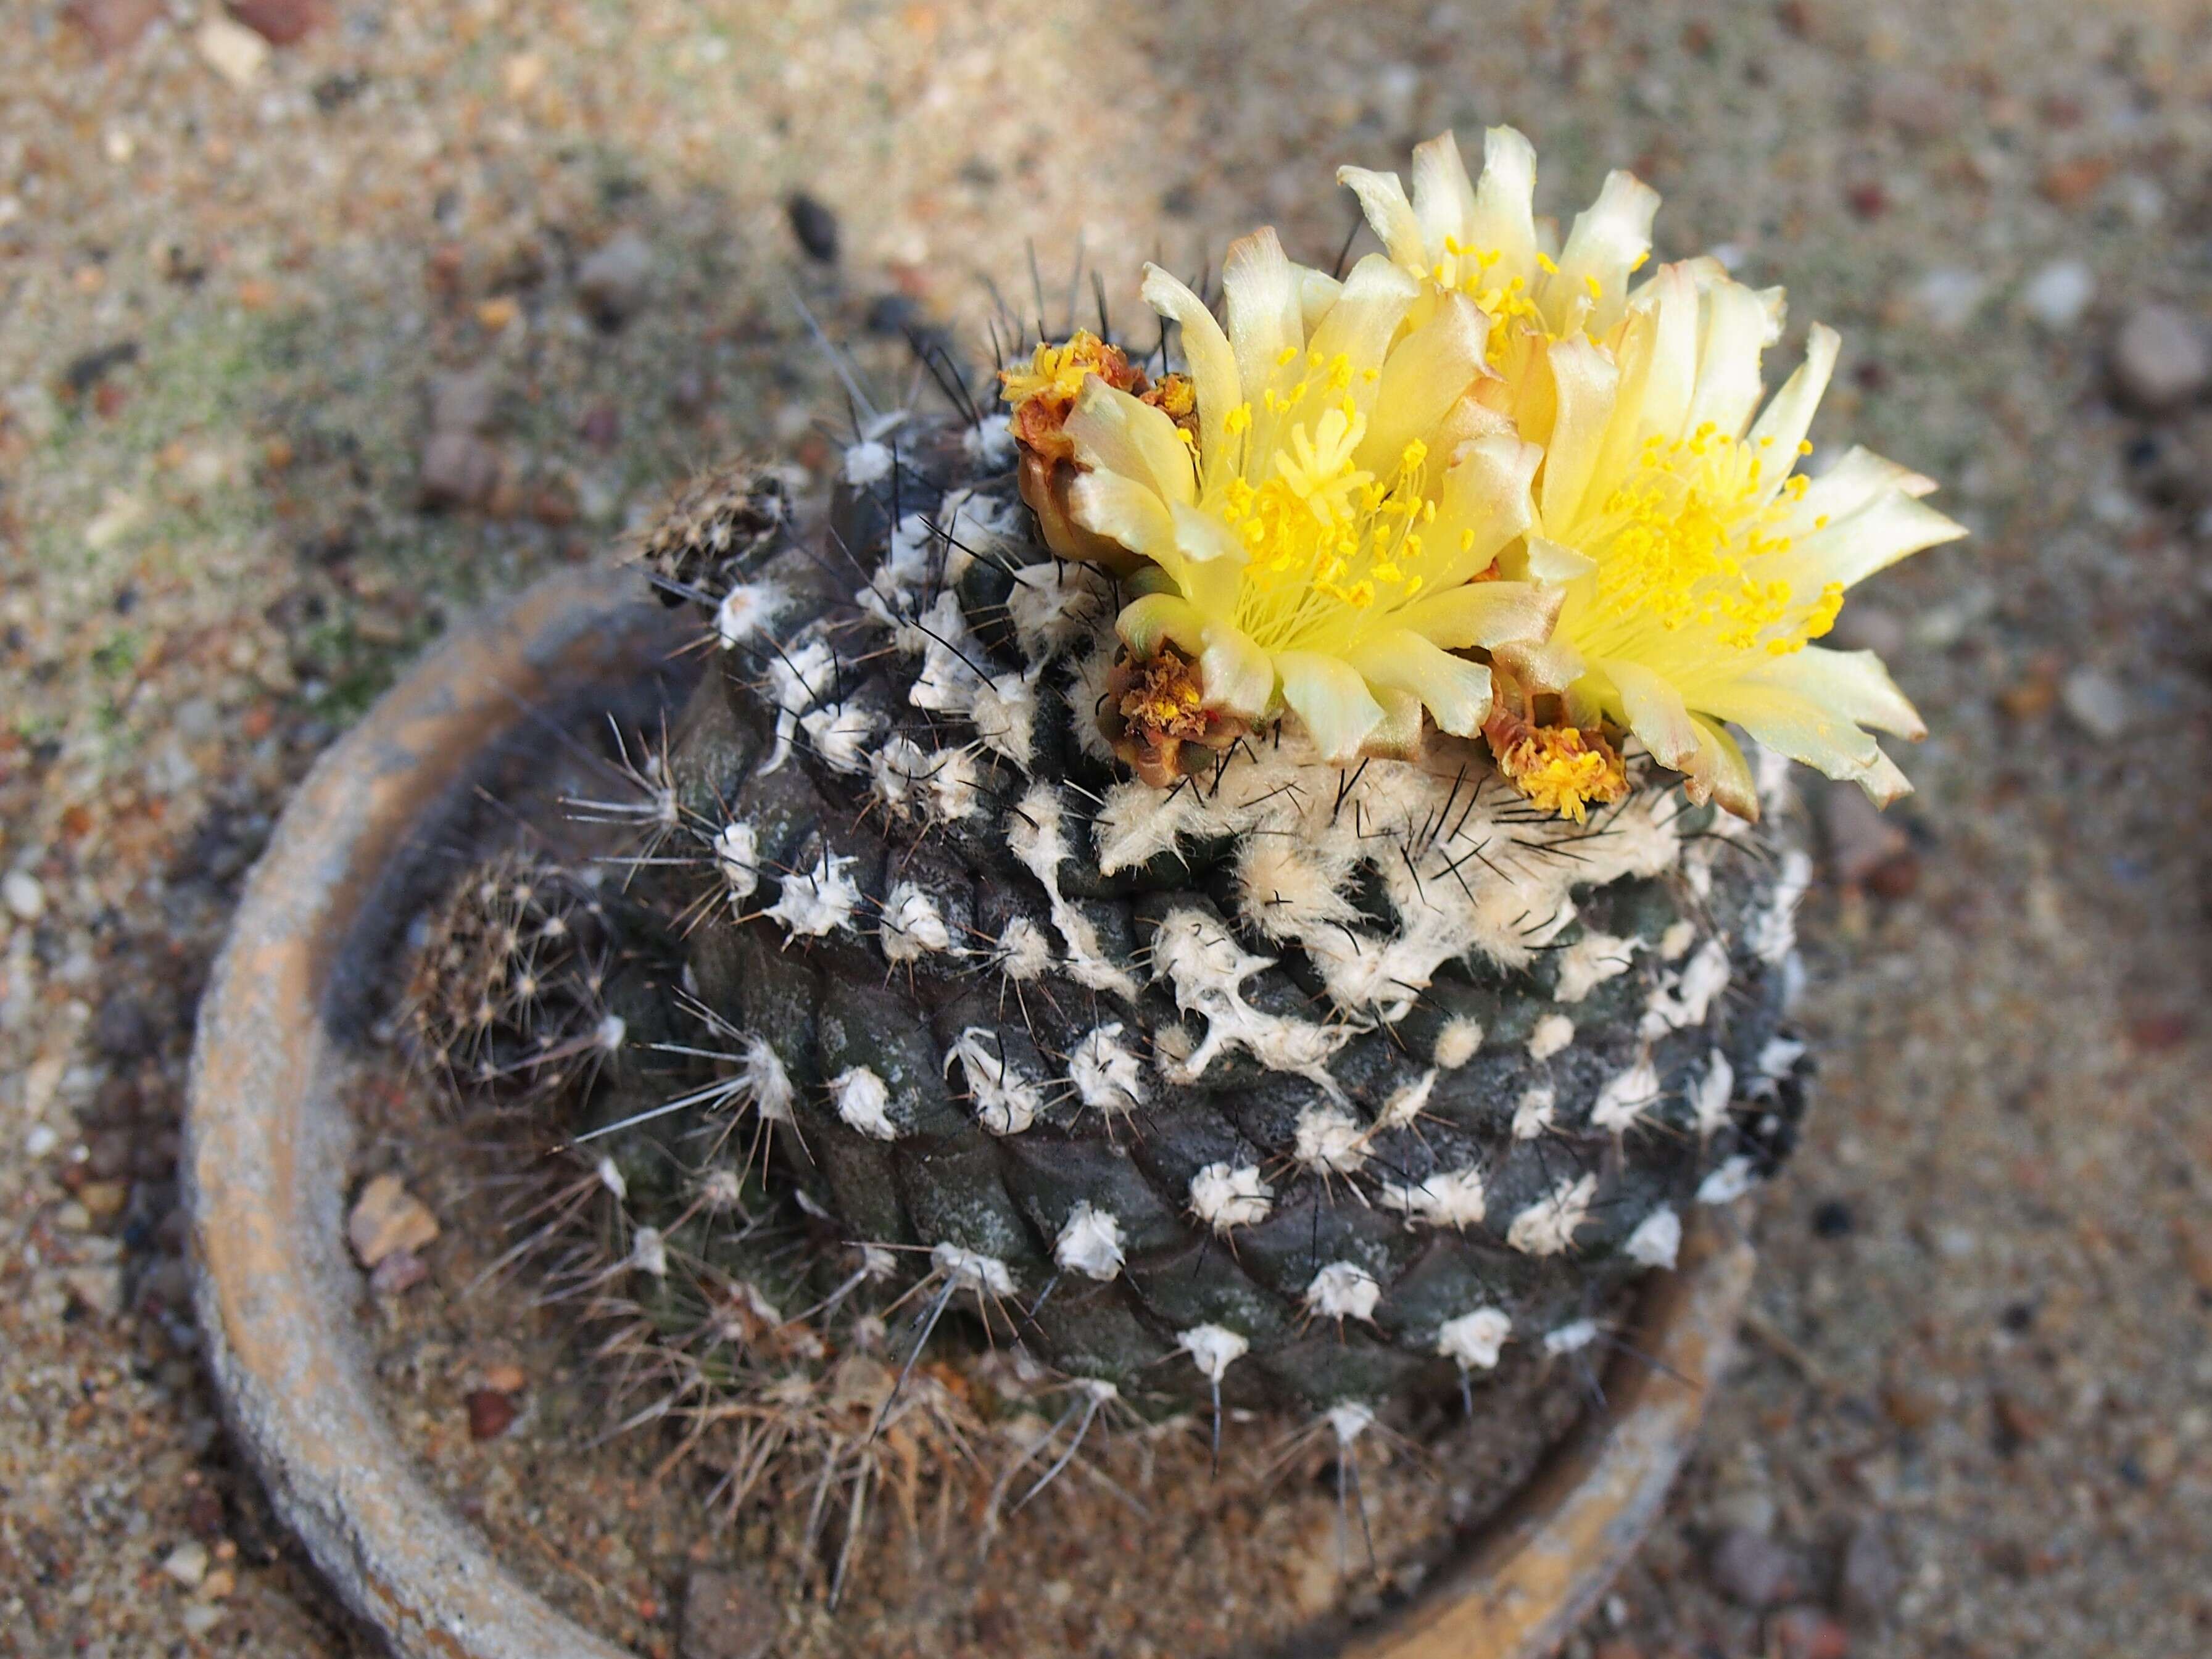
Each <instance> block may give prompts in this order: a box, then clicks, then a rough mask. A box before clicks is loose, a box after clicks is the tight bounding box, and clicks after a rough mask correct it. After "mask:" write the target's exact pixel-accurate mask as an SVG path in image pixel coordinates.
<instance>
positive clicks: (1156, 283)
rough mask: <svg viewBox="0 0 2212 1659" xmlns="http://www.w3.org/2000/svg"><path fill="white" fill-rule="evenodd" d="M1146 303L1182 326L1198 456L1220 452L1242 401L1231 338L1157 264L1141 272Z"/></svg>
mask: <svg viewBox="0 0 2212 1659" xmlns="http://www.w3.org/2000/svg"><path fill="white" fill-rule="evenodd" d="M1142 292H1143V294H1144V296H1145V303H1146V305H1148V306H1150V307H1152V309H1153V310H1154V311H1157V312H1158V313H1159V314H1160V315H1161V316H1163V317H1165V318H1167V319H1169V320H1170V321H1171V322H1175V323H1178V324H1180V325H1182V360H1183V362H1184V364H1185V365H1186V366H1187V367H1188V369H1189V371H1190V380H1191V389H1192V391H1193V392H1194V393H1195V394H1196V396H1197V398H1198V438H1199V448H1200V453H1202V454H1206V455H1218V454H1220V453H1222V422H1225V421H1226V420H1227V419H1228V418H1229V411H1230V410H1232V409H1234V408H1236V407H1237V404H1240V403H1242V402H1243V401H1244V395H1245V394H1244V390H1243V381H1241V380H1239V379H1238V378H1237V356H1236V354H1235V353H1234V352H1232V351H1231V349H1229V337H1228V336H1227V335H1226V334H1225V333H1223V332H1222V331H1221V325H1220V324H1219V323H1218V322H1216V321H1215V320H1214V317H1213V313H1212V311H1211V310H1209V309H1208V308H1207V307H1206V301H1203V300H1201V299H1200V298H1199V297H1198V295H1195V294H1194V293H1192V292H1191V291H1190V289H1188V288H1187V287H1186V286H1184V284H1183V283H1182V282H1181V281H1180V280H1178V279H1177V278H1176V276H1174V275H1173V274H1172V273H1170V272H1169V271H1166V270H1162V269H1161V268H1160V267H1159V266H1158V265H1151V264H1148V265H1146V267H1145V285H1144V288H1143V289H1142Z"/></svg>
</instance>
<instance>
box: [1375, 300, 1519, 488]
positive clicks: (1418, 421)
mask: <svg viewBox="0 0 2212 1659" xmlns="http://www.w3.org/2000/svg"><path fill="white" fill-rule="evenodd" d="M1489 335H1490V319H1489V317H1488V316H1487V315H1486V313H1484V312H1483V309H1482V307H1480V306H1478V305H1476V304H1475V302H1474V301H1473V300H1470V299H1469V298H1468V296H1467V295H1464V294H1447V295H1443V296H1442V297H1441V298H1440V299H1439V300H1438V301H1437V304H1436V305H1435V306H1434V307H1431V310H1430V313H1429V316H1428V319H1427V320H1426V321H1425V322H1423V323H1422V324H1421V325H1419V327H1417V328H1414V329H1413V330H1411V331H1408V332H1407V335H1406V337H1405V338H1403V339H1402V340H1401V341H1399V342H1398V343H1397V345H1396V346H1395V348H1394V349H1392V350H1391V352H1390V356H1389V359H1388V360H1387V361H1386V362H1384V363H1383V374H1382V378H1381V381H1380V384H1379V386H1378V387H1377V390H1376V396H1375V407H1374V411H1373V413H1372V414H1371V415H1370V416H1369V417H1368V426H1367V439H1366V441H1365V442H1364V444H1362V445H1361V447H1360V453H1359V455H1358V461H1359V464H1360V465H1362V466H1364V467H1367V468H1369V469H1370V471H1374V472H1376V473H1377V474H1378V475H1383V476H1387V475H1388V474H1389V471H1391V470H1392V469H1394V468H1395V467H1396V466H1397V465H1398V462H1399V458H1400V457H1401V456H1402V455H1403V454H1404V453H1405V450H1406V446H1407V444H1409V443H1412V442H1413V441H1414V440H1416V439H1419V440H1420V441H1423V442H1424V443H1426V442H1427V441H1430V440H1431V438H1433V437H1434V436H1435V435H1436V432H1437V427H1438V425H1439V423H1440V422H1442V421H1443V417H1444V415H1445V412H1446V411H1447V410H1449V409H1450V408H1451V406H1452V404H1455V403H1456V402H1457V401H1458V400H1459V399H1460V398H1461V397H1462V396H1463V395H1464V394H1465V392H1466V391H1467V388H1468V383H1469V382H1470V381H1472V380H1474V377H1475V376H1476V375H1477V374H1480V373H1481V372H1482V368H1483V362H1482V355H1483V345H1484V343H1485V342H1486V340H1487V339H1488V338H1489Z"/></svg>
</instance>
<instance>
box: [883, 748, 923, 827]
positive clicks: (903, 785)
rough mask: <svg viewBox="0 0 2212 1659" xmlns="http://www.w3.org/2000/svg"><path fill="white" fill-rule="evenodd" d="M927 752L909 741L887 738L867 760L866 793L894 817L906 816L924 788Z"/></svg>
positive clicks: (918, 802)
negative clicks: (867, 786)
mask: <svg viewBox="0 0 2212 1659" xmlns="http://www.w3.org/2000/svg"><path fill="white" fill-rule="evenodd" d="M930 770H931V757H930V754H929V751H928V750H926V749H924V748H923V747H922V746H921V744H918V743H916V742H915V740H914V739H913V738H909V737H906V736H904V735H897V736H894V737H891V738H887V739H886V740H885V741H884V743H883V744H881V745H880V746H879V747H878V748H877V750H875V752H874V753H872V754H871V755H870V756H869V757H868V778H869V793H871V794H872V795H873V796H874V797H875V799H877V800H878V801H879V802H881V803H882V804H883V805H884V807H886V808H887V809H888V810H889V811H890V813H891V814H892V816H893V817H901V818H903V817H911V816H912V815H913V813H914V811H915V807H916V806H917V805H919V804H920V799H921V792H922V790H924V789H925V788H927V786H928V783H929V775H930Z"/></svg>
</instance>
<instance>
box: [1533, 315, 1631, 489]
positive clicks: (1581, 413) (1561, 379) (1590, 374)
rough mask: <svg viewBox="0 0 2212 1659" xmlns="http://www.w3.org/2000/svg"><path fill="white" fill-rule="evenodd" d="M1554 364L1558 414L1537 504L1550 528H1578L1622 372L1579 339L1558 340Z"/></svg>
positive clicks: (1552, 358) (1551, 353) (1550, 353)
mask: <svg viewBox="0 0 2212 1659" xmlns="http://www.w3.org/2000/svg"><path fill="white" fill-rule="evenodd" d="M1546 356H1547V360H1548V361H1549V362H1550V365H1551V372H1552V385H1553V395H1554V397H1555V398H1556V400H1557V409H1558V413H1557V414H1555V415H1554V416H1553V421H1552V434H1551V437H1550V439H1549V441H1547V443H1546V445H1545V447H1544V476H1543V478H1542V480H1541V483H1539V484H1538V485H1537V494H1536V501H1537V507H1538V510H1539V511H1540V513H1541V514H1542V517H1543V521H1544V523H1545V525H1546V526H1547V527H1553V526H1563V525H1569V524H1572V523H1573V522H1574V521H1575V519H1576V516H1577V513H1579V512H1580V511H1581V508H1582V506H1583V495H1584V494H1585V493H1586V492H1587V491H1588V489H1589V486H1590V483H1591V473H1592V471H1593V470H1594V469H1595V465H1596V463H1597V458H1598V447H1599V441H1600V439H1601V436H1602V435H1603V433H1604V431H1605V427H1606V422H1607V421H1608V420H1610V419H1611V418H1612V415H1613V394H1614V392H1615V391H1616V390H1617V389H1618V388H1619V386H1620V369H1619V368H1616V367H1615V366H1614V364H1613V360H1612V358H1610V357H1608V356H1607V355H1606V353H1605V351H1604V350H1603V349H1602V348H1601V347H1599V346H1597V345H1595V344H1593V343H1591V342H1590V341H1589V340H1587V339H1584V338H1583V337H1582V336H1580V335H1577V336H1576V337H1574V338H1572V339H1568V340H1558V341H1554V342H1553V344H1552V347H1551V349H1550V350H1549V351H1548V352H1547V353H1546Z"/></svg>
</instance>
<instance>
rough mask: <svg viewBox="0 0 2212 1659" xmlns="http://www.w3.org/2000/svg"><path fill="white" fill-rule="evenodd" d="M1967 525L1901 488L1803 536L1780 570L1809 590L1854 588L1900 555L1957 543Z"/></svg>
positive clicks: (1786, 576) (1793, 546)
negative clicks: (1835, 584) (1829, 585)
mask: <svg viewBox="0 0 2212 1659" xmlns="http://www.w3.org/2000/svg"><path fill="white" fill-rule="evenodd" d="M1965 534H1966V526H1964V525H1961V524H1955V523H1954V522H1953V521H1952V520H1949V519H1947V518H1945V517H1944V516H1943V515H1942V513H1938V512H1937V511H1936V509H1935V508H1934V507H1930V506H1929V505H1928V504H1927V503H1926V502H1925V501H1915V500H1914V499H1913V498H1912V497H1911V496H1910V495H1904V494H1901V493H1899V492H1894V491H1893V492H1891V493H1890V494H1887V495H1877V496H1876V497H1875V499H1874V500H1873V501H1870V502H1869V503H1868V504H1867V505H1866V506H1864V507H1861V508H1860V509H1859V510H1858V511H1857V512H1856V513H1851V514H1850V516H1848V517H1846V518H1842V519H1837V520H1832V521H1831V522H1830V523H1828V524H1827V525H1826V526H1823V527H1821V528H1820V529H1818V530H1814V531H1810V532H1806V533H1803V534H1801V535H1800V536H1798V537H1797V538H1796V540H1795V541H1793V542H1792V543H1791V544H1790V551H1789V552H1788V554H1786V555H1784V556H1783V557H1782V559H1781V560H1780V562H1778V566H1777V572H1778V574H1781V575H1782V576H1784V578H1785V579H1786V580H1789V581H1790V582H1791V583H1792V584H1802V586H1803V589H1804V591H1806V592H1818V591H1819V590H1820V587H1821V586H1823V585H1824V584H1826V583H1828V582H1841V583H1842V584H1843V585H1844V586H1845V587H1851V586H1856V585H1857V583H1859V582H1862V581H1863V580H1866V579H1867V578H1868V577H1869V576H1871V575H1873V574H1875V572H1876V571H1877V570H1887V568H1889V567H1890V566H1891V565H1893V564H1895V563H1896V562H1898V561H1899V559H1902V558H1905V557H1906V556H1909V555H1911V554H1914V553H1917V552H1920V551H1921V550H1923V549H1926V548H1930V547H1936V546H1938V545H1940V544H1942V543H1944V542H1951V541H1956V540H1958V538H1960V537H1961V536H1963V535H1965Z"/></svg>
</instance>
